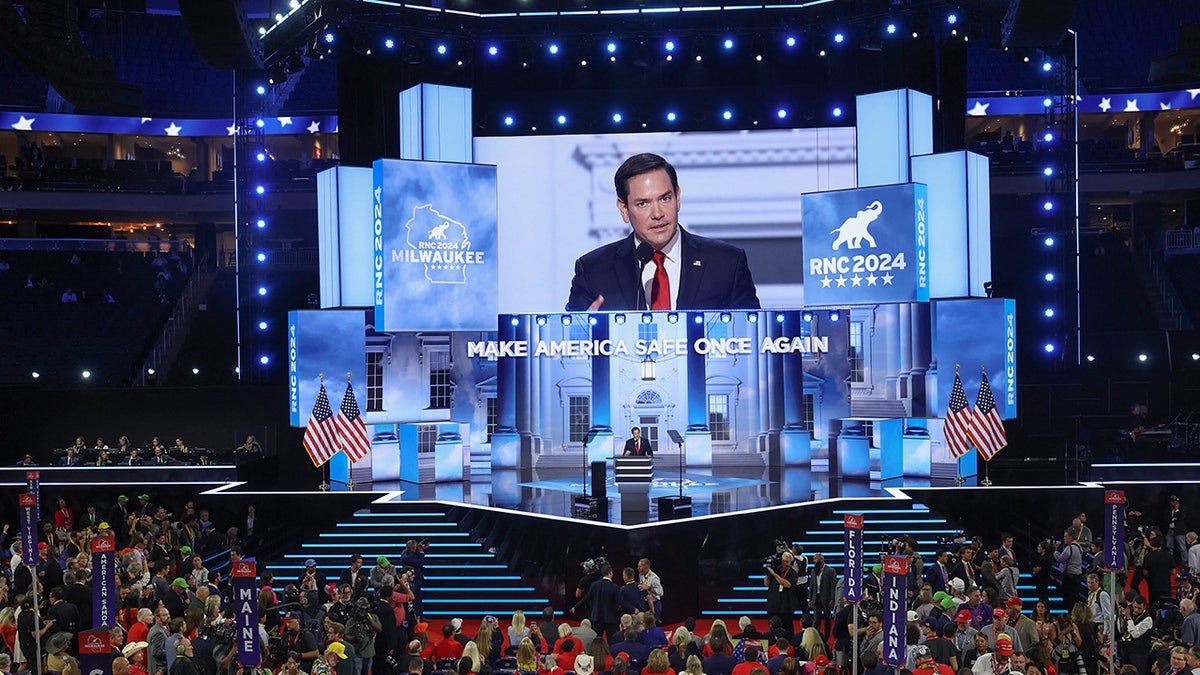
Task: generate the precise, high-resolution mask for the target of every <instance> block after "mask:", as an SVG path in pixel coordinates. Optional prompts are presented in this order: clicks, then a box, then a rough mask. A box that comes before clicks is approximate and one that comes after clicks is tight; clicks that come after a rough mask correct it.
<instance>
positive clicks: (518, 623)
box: [508, 609, 529, 645]
mask: <svg viewBox="0 0 1200 675" xmlns="http://www.w3.org/2000/svg"><path fill="white" fill-rule="evenodd" d="M526 637H529V630H528V629H527V628H526V627H525V612H522V611H521V610H519V609H518V610H517V611H515V612H513V615H512V624H511V625H510V626H509V627H508V644H510V645H519V644H521V640H523V639H525V638H526Z"/></svg>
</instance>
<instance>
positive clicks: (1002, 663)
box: [971, 633, 1013, 675]
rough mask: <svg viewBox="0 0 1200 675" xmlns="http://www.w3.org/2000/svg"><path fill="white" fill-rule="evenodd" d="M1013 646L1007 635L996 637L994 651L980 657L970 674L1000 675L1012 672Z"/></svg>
mask: <svg viewBox="0 0 1200 675" xmlns="http://www.w3.org/2000/svg"><path fill="white" fill-rule="evenodd" d="M1012 655H1013V645H1012V638H1010V637H1009V636H1008V634H1007V633H1001V634H999V635H997V636H996V651H994V652H989V653H987V654H984V655H983V656H980V657H979V658H978V659H977V660H976V661H975V665H973V666H971V672H972V673H974V674H975V675H1001V673H1007V672H1010V671H1012Z"/></svg>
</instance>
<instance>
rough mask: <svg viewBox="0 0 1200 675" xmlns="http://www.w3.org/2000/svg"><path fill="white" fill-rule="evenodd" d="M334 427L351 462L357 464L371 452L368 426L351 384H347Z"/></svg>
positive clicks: (340, 444) (334, 420) (338, 441)
mask: <svg viewBox="0 0 1200 675" xmlns="http://www.w3.org/2000/svg"><path fill="white" fill-rule="evenodd" d="M333 426H334V428H335V429H336V430H337V444H338V446H339V447H340V448H341V449H342V451H343V452H345V453H346V456H347V457H349V458H350V461H351V462H357V461H359V460H360V459H362V458H363V457H366V456H367V453H369V452H371V440H370V439H369V438H367V425H366V423H365V422H363V418H362V415H361V414H359V411H358V399H356V398H355V397H354V387H352V386H350V383H349V382H346V395H345V396H343V397H342V407H341V409H340V410H338V414H337V417H335V418H334V419H333Z"/></svg>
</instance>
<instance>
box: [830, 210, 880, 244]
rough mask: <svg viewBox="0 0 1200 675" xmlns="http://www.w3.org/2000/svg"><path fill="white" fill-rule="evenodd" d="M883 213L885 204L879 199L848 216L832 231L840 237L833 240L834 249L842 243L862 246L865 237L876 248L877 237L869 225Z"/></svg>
mask: <svg viewBox="0 0 1200 675" xmlns="http://www.w3.org/2000/svg"><path fill="white" fill-rule="evenodd" d="M882 213H883V204H881V203H880V202H879V201H878V200H876V201H873V202H871V204H870V205H869V206H867V208H865V209H863V210H861V211H859V212H858V214H857V215H855V216H853V217H851V218H847V219H846V221H845V222H843V223H842V226H841V227H839V228H837V229H836V230H833V231H832V232H830V234H837V236H838V238H837V239H835V240H834V242H833V250H835V251H836V250H838V247H839V246H841V245H842V244H846V248H862V242H863V240H864V239H866V240H867V243H868V244H870V245H871V248H875V237H872V236H871V233H870V232H868V231H867V226H869V225H870V224H871V223H873V222H875V219H876V218H878V217H879V216H880V214H882Z"/></svg>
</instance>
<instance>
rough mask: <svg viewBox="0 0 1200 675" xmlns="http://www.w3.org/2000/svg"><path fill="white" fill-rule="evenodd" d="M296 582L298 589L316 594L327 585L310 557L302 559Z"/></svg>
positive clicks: (322, 600)
mask: <svg viewBox="0 0 1200 675" xmlns="http://www.w3.org/2000/svg"><path fill="white" fill-rule="evenodd" d="M296 583H297V585H298V586H299V587H300V590H302V591H316V592H317V593H318V594H321V593H324V592H325V587H326V585H327V583H326V581H325V573H324V572H321V571H320V570H318V569H317V561H316V560H314V559H312V558H309V559H308V560H305V561H304V571H303V572H301V573H300V577H299V578H298V579H297V580H296ZM326 600H328V598H320V602H325V601H326ZM306 670H307V669H306Z"/></svg>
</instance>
